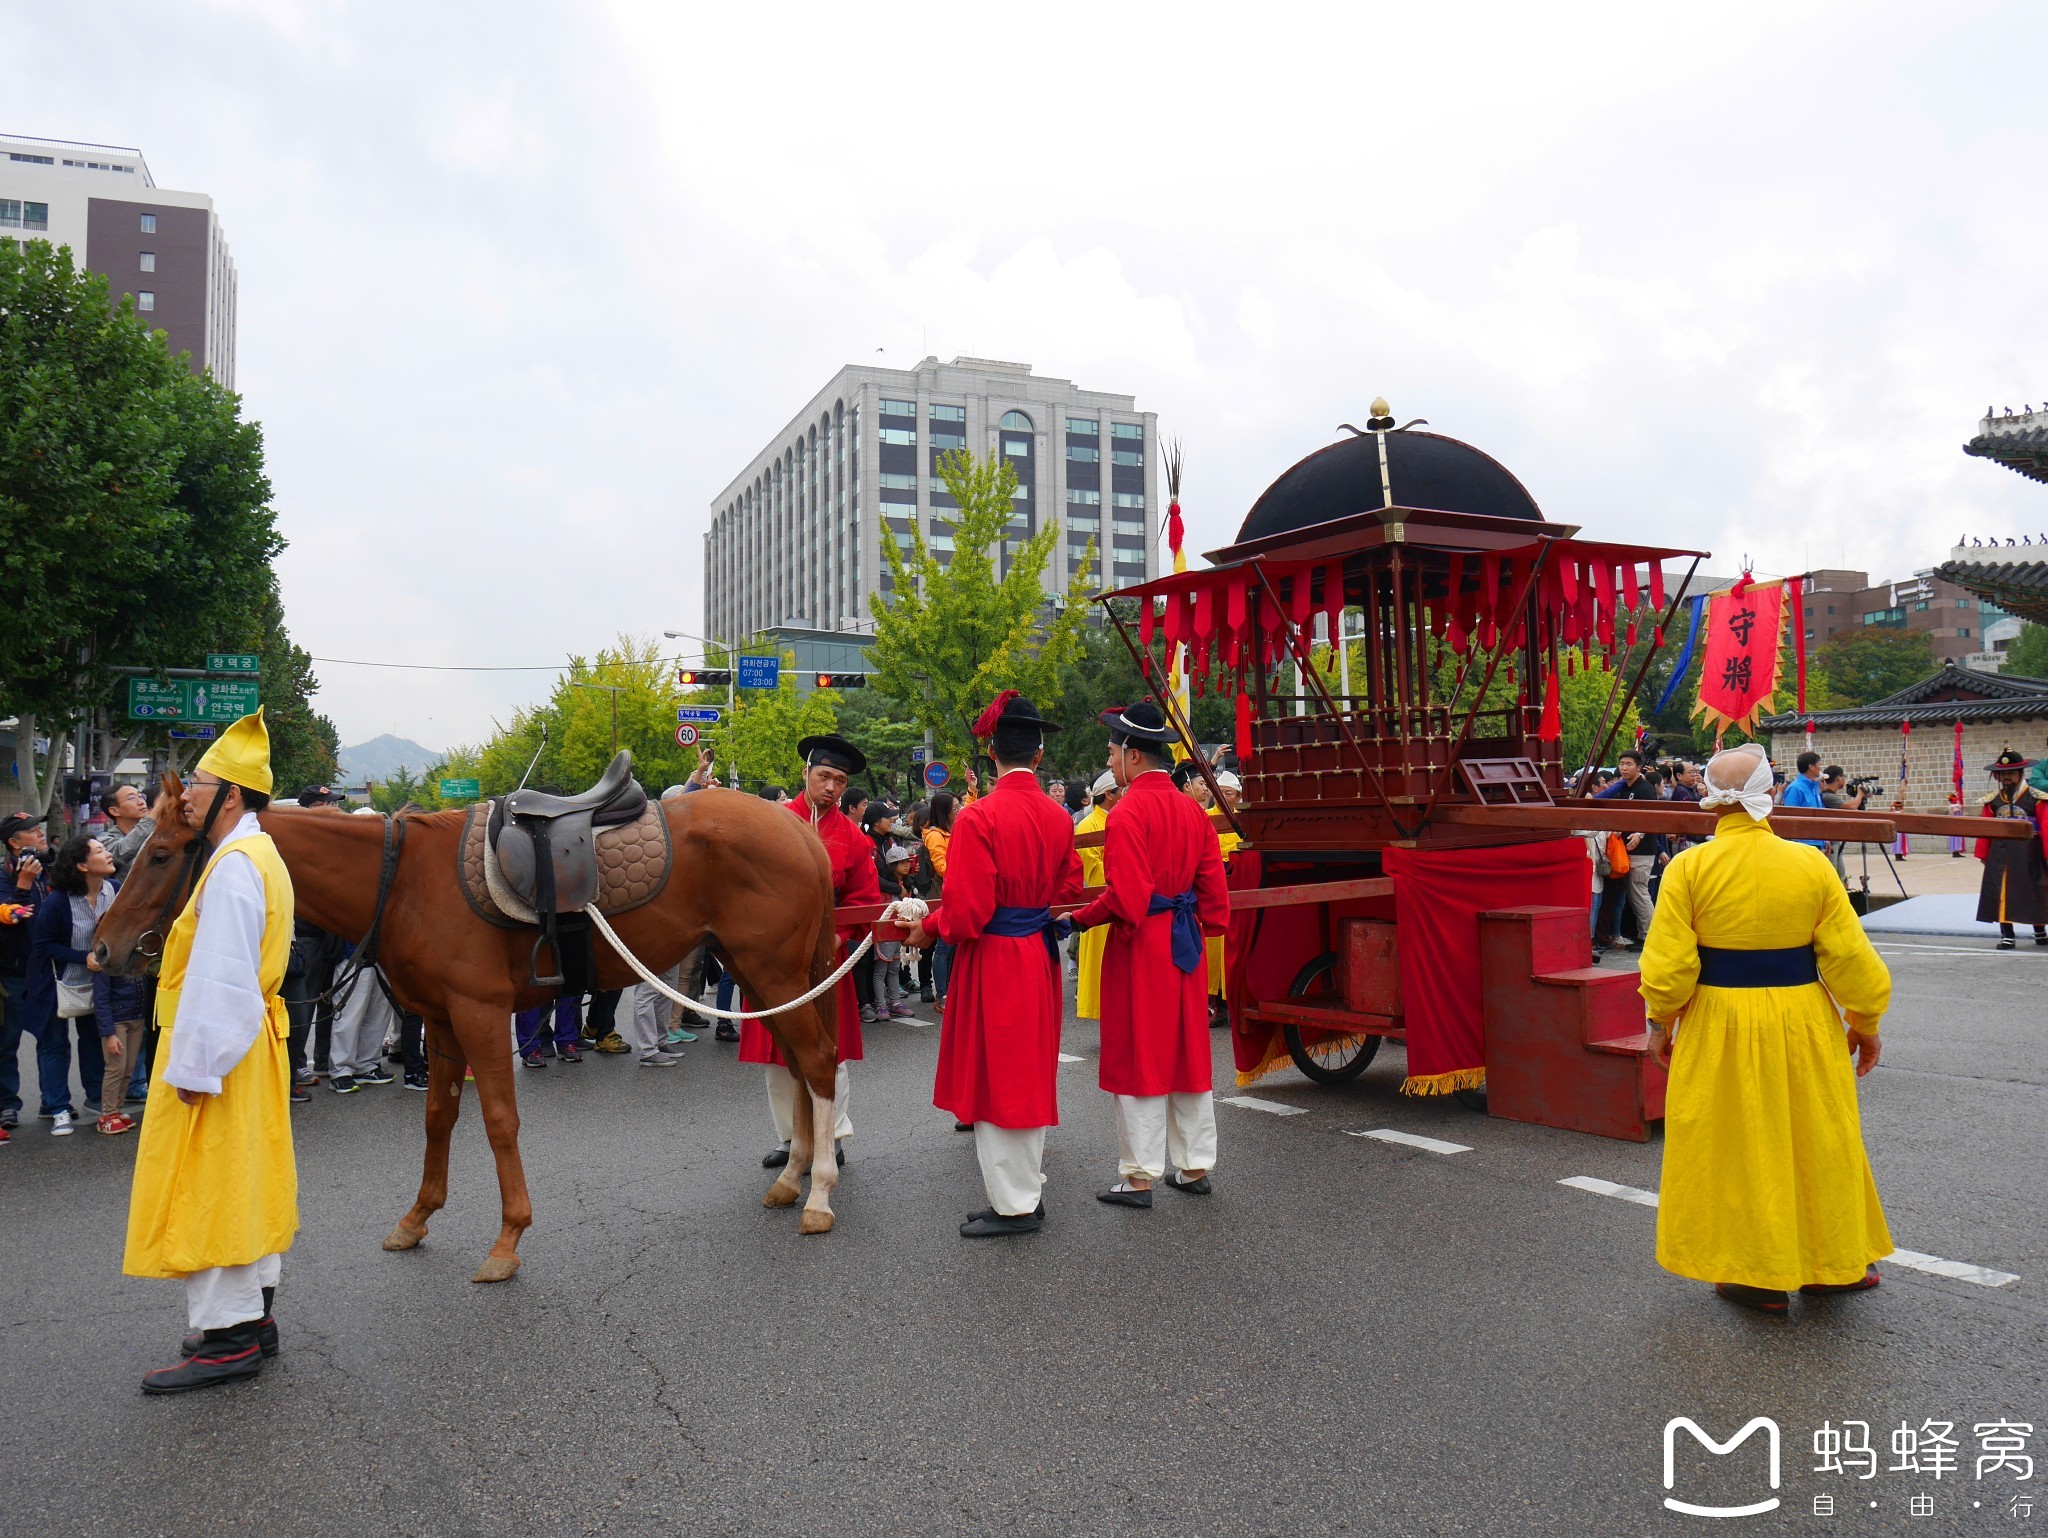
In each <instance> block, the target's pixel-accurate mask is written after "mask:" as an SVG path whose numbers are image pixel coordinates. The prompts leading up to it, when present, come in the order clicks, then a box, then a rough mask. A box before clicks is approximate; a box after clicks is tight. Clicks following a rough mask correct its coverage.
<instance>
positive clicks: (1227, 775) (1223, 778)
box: [1216, 769, 1244, 790]
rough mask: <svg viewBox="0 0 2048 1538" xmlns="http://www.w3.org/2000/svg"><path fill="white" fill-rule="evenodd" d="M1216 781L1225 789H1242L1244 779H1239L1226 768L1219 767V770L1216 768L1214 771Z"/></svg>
mask: <svg viewBox="0 0 2048 1538" xmlns="http://www.w3.org/2000/svg"><path fill="white" fill-rule="evenodd" d="M1216 783H1217V784H1218V785H1219V786H1222V787H1223V788H1224V789H1226V790H1243V789H1244V781H1242V780H1240V779H1239V778H1238V777H1237V776H1236V775H1234V774H1232V773H1231V772H1230V771H1229V770H1228V769H1219V770H1217V771H1216Z"/></svg>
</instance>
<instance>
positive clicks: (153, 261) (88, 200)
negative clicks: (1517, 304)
mask: <svg viewBox="0 0 2048 1538" xmlns="http://www.w3.org/2000/svg"><path fill="white" fill-rule="evenodd" d="M0 240H14V241H20V242H26V241H30V240H47V241H49V242H50V243H51V244H52V245H56V246H69V247H70V248H71V256H72V260H73V262H74V263H76V264H77V265H78V266H80V267H87V268H90V269H91V270H92V271H94V272H98V273H103V274H105V276H106V279H107V282H108V284H109V285H110V286H111V288H112V290H113V294H114V298H115V299H116V300H118V299H119V298H120V297H121V296H122V295H123V294H130V295H133V296H134V300H135V310H136V314H137V316H138V318H140V319H142V320H144V321H147V322H148V323H149V324H150V325H151V326H153V327H156V328H159V329H161V330H162V331H163V332H165V334H166V338H167V340H168V342H169V345H170V349H171V351H172V352H174V353H176V352H184V353H189V354H190V355H191V360H192V368H193V371H194V372H197V371H199V370H201V369H207V370H210V371H211V372H212V374H213V377H214V378H215V379H217V380H219V381H220V382H221V383H222V384H224V385H226V386H227V387H228V388H229V389H230V390H232V389H233V388H234V387H235V305H236V299H237V289H236V282H235V263H234V258H233V257H232V256H230V255H229V253H228V243H227V237H226V236H225V235H224V234H223V233H222V232H221V227H220V217H219V215H217V214H216V213H215V212H214V207H213V199H212V198H210V197H208V196H207V195H206V194H205V193H203V192H171V191H169V190H167V189H165V188H162V187H159V186H157V184H156V180H155V178H154V177H152V176H151V175H150V174H149V162H148V161H146V160H144V159H143V158H142V151H141V150H137V149H121V148H117V147H116V146H113V145H108V144H80V143H75V142H73V141H72V140H69V139H35V138H27V137H22V136H16V135H8V134H0Z"/></svg>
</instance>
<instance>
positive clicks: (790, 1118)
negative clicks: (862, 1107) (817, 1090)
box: [768, 1063, 853, 1143]
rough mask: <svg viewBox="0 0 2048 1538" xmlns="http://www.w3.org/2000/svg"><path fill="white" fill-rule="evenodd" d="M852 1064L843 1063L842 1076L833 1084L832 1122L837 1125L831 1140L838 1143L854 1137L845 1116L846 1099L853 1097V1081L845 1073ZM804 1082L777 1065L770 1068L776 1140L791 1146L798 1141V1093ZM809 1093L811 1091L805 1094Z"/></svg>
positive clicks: (769, 1081)
mask: <svg viewBox="0 0 2048 1538" xmlns="http://www.w3.org/2000/svg"><path fill="white" fill-rule="evenodd" d="M850 1066H851V1065H850V1064H847V1063H841V1064H840V1065H839V1072H838V1073H837V1074H836V1075H835V1076H834V1078H833V1083H832V1120H833V1122H834V1123H835V1125H834V1127H833V1129H832V1136H833V1138H834V1140H835V1141H836V1140H837V1139H839V1138H843V1137H852V1136H853V1122H852V1121H851V1120H849V1119H848V1117H847V1114H846V1106H847V1098H848V1096H849V1094H850V1093H851V1091H850V1088H849V1086H850V1085H851V1084H852V1082H853V1081H852V1080H851V1079H849V1078H848V1077H847V1074H846V1070H847V1068H848V1067H850ZM802 1083H803V1081H802V1080H801V1079H799V1078H797V1076H796V1075H795V1074H793V1073H791V1072H790V1071H789V1070H788V1069H787V1068H782V1067H778V1066H777V1065H776V1064H774V1063H770V1064H769V1065H768V1109H769V1110H770V1111H772V1112H774V1113H775V1136H776V1137H777V1138H779V1139H780V1140H781V1141H782V1142H784V1143H788V1142H790V1141H791V1140H792V1139H794V1138H795V1137H796V1092H797V1089H798V1088H799V1087H800V1086H801V1085H802ZM806 1093H808V1091H806Z"/></svg>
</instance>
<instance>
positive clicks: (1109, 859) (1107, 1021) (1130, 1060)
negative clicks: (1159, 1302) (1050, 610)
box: [1074, 700, 1230, 1207]
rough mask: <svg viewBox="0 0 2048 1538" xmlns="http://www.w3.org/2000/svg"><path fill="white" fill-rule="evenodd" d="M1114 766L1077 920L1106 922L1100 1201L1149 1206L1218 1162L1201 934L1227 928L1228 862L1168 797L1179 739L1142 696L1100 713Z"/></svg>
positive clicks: (1208, 830) (1199, 815)
mask: <svg viewBox="0 0 2048 1538" xmlns="http://www.w3.org/2000/svg"><path fill="white" fill-rule="evenodd" d="M1103 723H1104V725H1106V726H1108V728H1109V770H1110V773H1112V774H1113V775H1115V776H1116V781H1117V784H1119V785H1121V786H1122V787H1123V788H1124V794H1123V796H1122V797H1121V798H1120V799H1119V800H1118V801H1117V804H1116V805H1115V806H1114V807H1112V808H1111V809H1110V813H1109V822H1108V825H1107V826H1106V827H1105V828H1104V830H1103V846H1102V878H1103V892H1102V895H1101V896H1100V897H1098V898H1096V899H1095V900H1094V901H1093V902H1091V903H1090V904H1089V905H1088V906H1087V907H1085V908H1083V909H1081V911H1080V912H1078V913H1076V914H1075V915H1074V922H1075V923H1076V924H1078V925H1081V926H1082V927H1083V928H1091V927H1093V926H1094V925H1096V924H1103V923H1107V924H1110V925H1112V926H1113V927H1112V928H1111V930H1110V933H1109V945H1108V948H1107V949H1106V950H1105V952H1104V953H1103V958H1102V1056H1101V1059H1100V1063H1101V1084H1102V1087H1103V1088H1104V1089H1106V1090H1108V1091H1109V1092H1110V1093H1111V1094H1112V1095H1114V1096H1116V1138H1117V1154H1118V1159H1119V1173H1120V1174H1121V1175H1122V1177H1123V1178H1122V1179H1120V1180H1119V1181H1118V1182H1117V1183H1116V1185H1114V1186H1113V1187H1111V1188H1110V1189H1109V1190H1107V1191H1103V1192H1100V1193H1098V1197H1097V1199H1098V1200H1100V1201H1105V1202H1109V1203H1112V1204H1114V1205H1117V1206H1123V1207H1149V1206H1151V1205H1152V1184H1153V1182H1154V1181H1156V1180H1159V1179H1160V1178H1161V1177H1162V1176H1163V1175H1164V1174H1165V1173H1166V1165H1167V1161H1168V1160H1169V1159H1171V1161H1172V1163H1173V1165H1174V1167H1175V1168H1176V1169H1177V1170H1178V1171H1179V1173H1178V1174H1177V1175H1175V1176H1174V1177H1173V1178H1172V1179H1170V1180H1168V1181H1167V1184H1168V1185H1170V1186H1172V1187H1173V1189H1175V1190H1176V1191H1189V1192H1193V1193H1195V1194H1197V1195H1207V1194H1208V1192H1209V1189H1210V1186H1209V1171H1210V1170H1211V1169H1213V1168H1215V1165H1216V1100H1215V1096H1214V1095H1213V1094H1211V1092H1210V1083H1211V1080H1210V1069H1209V983H1208V976H1207V970H1208V969H1207V958H1206V956H1205V955H1204V950H1205V946H1204V943H1203V941H1204V937H1205V936H1208V935H1220V934H1222V933H1223V932H1224V930H1225V928H1226V927H1227V926H1228V924H1229V921H1230V897H1229V894H1228V892H1227V891H1226V889H1225V887H1224V880H1223V855H1222V851H1221V849H1220V847H1219V846H1218V843H1217V839H1216V830H1215V829H1214V828H1213V827H1211V826H1210V824H1209V818H1208V815H1207V814H1206V813H1205V812H1203V810H1202V809H1201V808H1200V807H1199V806H1197V805H1195V803H1194V802H1193V801H1191V800H1190V799H1189V798H1188V797H1186V796H1184V795H1182V794H1181V793H1180V792H1179V791H1177V790H1175V789H1174V786H1173V777H1172V775H1171V773H1170V772H1169V771H1170V770H1171V768H1172V764H1171V762H1170V759H1169V756H1168V744H1170V743H1171V742H1172V741H1173V732H1172V730H1171V729H1170V728H1169V727H1168V726H1167V724H1166V718H1165V717H1164V716H1163V715H1162V714H1160V711H1159V707H1158V706H1157V705H1154V704H1153V703H1152V702H1151V701H1149V700H1147V701H1146V702H1145V703H1143V704H1140V705H1133V706H1131V707H1130V708H1129V709H1128V710H1123V711H1117V712H1110V713H1106V714H1105V715H1104V718H1103Z"/></svg>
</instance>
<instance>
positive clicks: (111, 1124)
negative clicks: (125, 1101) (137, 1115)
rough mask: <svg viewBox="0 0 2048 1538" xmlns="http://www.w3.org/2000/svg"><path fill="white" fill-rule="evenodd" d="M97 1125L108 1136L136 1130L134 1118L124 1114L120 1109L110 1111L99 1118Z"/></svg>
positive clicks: (116, 1135)
mask: <svg viewBox="0 0 2048 1538" xmlns="http://www.w3.org/2000/svg"><path fill="white" fill-rule="evenodd" d="M96 1125H97V1126H98V1128H99V1130H100V1131H102V1132H104V1133H106V1134H107V1136H108V1137H118V1136H119V1135H120V1134H121V1133H123V1132H133V1131H134V1130H135V1121H134V1118H133V1117H128V1116H123V1115H122V1114H121V1113H120V1112H119V1111H109V1112H108V1113H107V1114H106V1115H104V1116H102V1117H101V1118H100V1119H99V1121H98V1122H97V1123H96Z"/></svg>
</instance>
